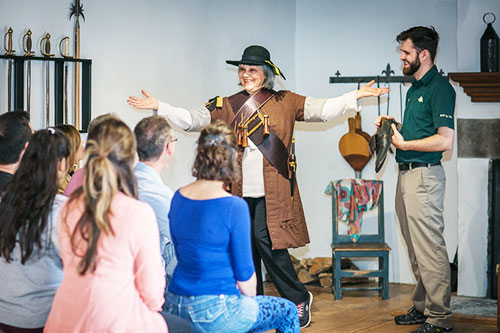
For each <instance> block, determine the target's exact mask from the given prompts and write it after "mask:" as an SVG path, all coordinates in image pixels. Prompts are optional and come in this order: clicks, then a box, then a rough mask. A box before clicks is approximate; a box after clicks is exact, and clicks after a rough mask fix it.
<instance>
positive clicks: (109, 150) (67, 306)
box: [45, 119, 191, 332]
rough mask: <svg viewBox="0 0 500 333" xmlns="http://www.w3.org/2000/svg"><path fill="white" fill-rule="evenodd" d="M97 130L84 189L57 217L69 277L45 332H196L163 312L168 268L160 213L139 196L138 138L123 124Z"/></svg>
mask: <svg viewBox="0 0 500 333" xmlns="http://www.w3.org/2000/svg"><path fill="white" fill-rule="evenodd" d="M95 131H96V133H95V135H94V138H93V139H92V140H89V141H88V142H87V147H86V152H85V173H84V174H85V176H84V181H83V186H82V187H81V188H80V189H78V190H77V191H76V192H74V193H73V194H72V195H71V197H70V198H69V200H68V202H67V203H66V204H65V205H64V207H63V208H62V209H61V212H60V214H59V217H58V220H57V232H58V235H59V241H60V248H61V258H62V261H63V267H64V279H63V281H62V283H61V286H60V287H59V289H58V291H57V293H56V296H55V298H54V303H53V305H52V310H51V312H50V314H49V318H48V320H47V323H46V325H45V332H168V328H167V322H168V324H169V326H171V325H170V324H171V322H172V324H173V325H172V326H176V328H179V329H176V330H173V329H171V330H170V331H177V332H189V331H191V328H190V326H189V324H187V322H186V323H185V326H183V324H184V322H183V320H182V319H180V318H177V317H174V316H168V315H163V316H162V314H160V313H159V311H161V308H162V305H163V302H164V299H163V294H164V288H165V271H164V269H163V267H162V265H161V257H160V253H161V252H160V248H159V244H160V241H159V232H158V226H157V223H156V218H155V215H154V212H153V210H152V208H151V207H150V206H148V205H147V204H144V203H142V202H140V201H138V200H137V199H136V198H137V188H136V184H135V178H134V176H133V171H132V163H133V160H134V154H135V149H136V145H135V139H134V136H133V134H132V132H131V131H130V129H129V128H128V127H127V125H125V124H124V123H123V122H122V121H120V120H116V119H108V120H106V121H104V122H102V123H101V124H99V125H98V127H97V128H96V129H95ZM179 323H180V326H179Z"/></svg>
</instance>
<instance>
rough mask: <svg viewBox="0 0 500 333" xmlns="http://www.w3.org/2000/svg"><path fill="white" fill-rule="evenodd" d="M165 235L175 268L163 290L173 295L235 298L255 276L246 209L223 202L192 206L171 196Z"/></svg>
mask: <svg viewBox="0 0 500 333" xmlns="http://www.w3.org/2000/svg"><path fill="white" fill-rule="evenodd" d="M169 216H170V232H171V235H172V241H173V243H174V246H175V254H176V255H177V260H178V264H177V267H176V269H175V272H174V276H173V279H172V282H171V283H170V285H169V288H168V290H169V291H170V292H172V293H174V294H177V295H184V296H198V295H220V294H225V295H239V294H240V291H239V290H238V289H237V288H236V280H237V281H247V280H248V279H250V278H251V277H252V274H253V273H254V272H255V268H254V264H253V259H252V247H251V243H250V237H251V236H250V213H249V210H248V205H247V203H246V202H245V201H244V200H243V199H242V198H239V197H236V196H228V197H221V198H216V199H209V200H192V199H189V198H186V197H184V196H183V195H182V194H180V192H179V191H177V192H176V193H175V195H174V198H173V199H172V207H171V209H170V214H169Z"/></svg>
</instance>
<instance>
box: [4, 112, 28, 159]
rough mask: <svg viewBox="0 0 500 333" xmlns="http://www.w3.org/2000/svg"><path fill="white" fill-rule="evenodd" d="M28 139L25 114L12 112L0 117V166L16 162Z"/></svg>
mask: <svg viewBox="0 0 500 333" xmlns="http://www.w3.org/2000/svg"><path fill="white" fill-rule="evenodd" d="M30 138H31V126H30V117H29V115H28V113H27V112H25V111H12V112H7V113H4V114H2V115H0V164H1V165H8V164H14V163H16V162H18V161H19V156H20V155H21V152H22V151H23V149H24V146H25V145H26V142H28V141H29V140H30Z"/></svg>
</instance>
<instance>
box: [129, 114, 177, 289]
mask: <svg viewBox="0 0 500 333" xmlns="http://www.w3.org/2000/svg"><path fill="white" fill-rule="evenodd" d="M134 134H135V139H136V141H137V155H139V162H138V163H137V165H136V166H135V168H134V174H135V177H136V179H137V187H138V189H139V200H141V201H142V202H145V203H147V204H149V205H150V206H151V208H153V210H154V211H155V215H156V220H157V221H158V227H159V229H160V249H161V256H162V259H163V267H164V268H165V273H166V274H167V275H166V278H167V287H168V283H169V282H170V280H171V279H172V274H173V273H174V269H175V265H176V264H177V259H176V258H175V252H174V244H172V242H171V241H170V224H169V222H168V212H169V210H170V201H171V200H172V197H173V195H174V192H173V191H172V190H171V189H170V188H169V187H168V186H166V185H165V184H163V181H162V180H161V176H160V175H161V172H162V171H163V170H164V169H165V168H166V167H167V165H168V163H169V162H170V160H172V156H173V154H174V150H175V141H176V140H175V139H174V133H173V131H172V128H171V127H170V125H169V124H168V122H167V120H166V119H165V118H164V117H162V116H152V117H147V118H144V119H142V120H141V121H140V122H139V123H138V124H137V125H136V126H135V128H134Z"/></svg>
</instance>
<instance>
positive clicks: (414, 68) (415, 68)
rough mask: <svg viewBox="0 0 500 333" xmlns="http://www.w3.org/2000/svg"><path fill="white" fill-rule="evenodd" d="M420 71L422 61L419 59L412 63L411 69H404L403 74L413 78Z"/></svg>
mask: <svg viewBox="0 0 500 333" xmlns="http://www.w3.org/2000/svg"><path fill="white" fill-rule="evenodd" d="M419 69H420V59H419V58H418V55H417V58H416V59H415V61H414V62H410V67H403V74H404V75H408V76H411V75H413V74H415V73H416V72H417V71H418V70H419Z"/></svg>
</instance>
